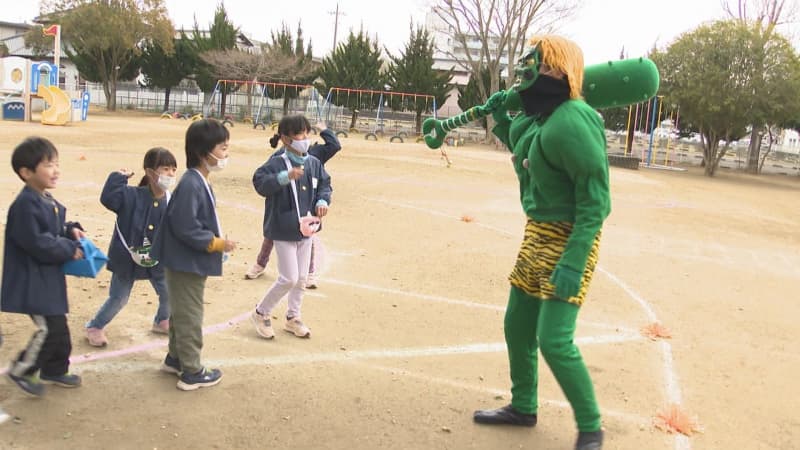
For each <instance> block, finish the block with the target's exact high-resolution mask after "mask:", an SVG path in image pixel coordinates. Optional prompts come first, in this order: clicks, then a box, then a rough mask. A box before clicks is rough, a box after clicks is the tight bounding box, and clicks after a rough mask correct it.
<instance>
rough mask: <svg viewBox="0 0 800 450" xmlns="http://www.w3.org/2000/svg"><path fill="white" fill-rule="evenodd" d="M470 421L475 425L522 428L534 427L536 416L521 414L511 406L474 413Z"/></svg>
mask: <svg viewBox="0 0 800 450" xmlns="http://www.w3.org/2000/svg"><path fill="white" fill-rule="evenodd" d="M472 419H473V420H474V421H475V422H477V423H485V424H489V425H519V426H522V427H533V426H536V414H523V413H521V412H519V411H517V410H516V409H514V407H513V406H511V405H506V406H503V407H502V408H497V409H482V410H478V411H475V414H474V415H473V416H472Z"/></svg>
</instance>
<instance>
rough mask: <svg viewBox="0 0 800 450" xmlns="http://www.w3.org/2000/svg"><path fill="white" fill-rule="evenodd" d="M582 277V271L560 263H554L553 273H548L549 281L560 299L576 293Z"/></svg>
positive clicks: (579, 288) (565, 298) (579, 287)
mask: <svg viewBox="0 0 800 450" xmlns="http://www.w3.org/2000/svg"><path fill="white" fill-rule="evenodd" d="M582 279H583V273H582V272H578V271H577V270H573V269H570V268H569V267H565V266H561V265H556V268H555V270H553V274H552V275H550V283H551V284H553V286H555V287H556V292H555V294H556V297H558V298H560V299H562V300H567V299H568V298H570V297H574V296H576V295H578V291H580V290H581V280H582Z"/></svg>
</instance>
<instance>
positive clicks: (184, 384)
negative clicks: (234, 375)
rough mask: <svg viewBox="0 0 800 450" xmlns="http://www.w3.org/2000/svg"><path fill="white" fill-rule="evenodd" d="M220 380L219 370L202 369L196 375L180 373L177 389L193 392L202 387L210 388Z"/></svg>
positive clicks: (220, 373)
mask: <svg viewBox="0 0 800 450" xmlns="http://www.w3.org/2000/svg"><path fill="white" fill-rule="evenodd" d="M220 380H222V372H221V371H220V370H219V369H211V370H208V369H205V368H203V369H202V370H200V371H199V372H197V373H186V372H184V373H182V374H181V379H180V380H178V389H180V390H182V391H194V390H197V389H200V388H202V387H211V386H214V385H215V384H217V383H219V382H220Z"/></svg>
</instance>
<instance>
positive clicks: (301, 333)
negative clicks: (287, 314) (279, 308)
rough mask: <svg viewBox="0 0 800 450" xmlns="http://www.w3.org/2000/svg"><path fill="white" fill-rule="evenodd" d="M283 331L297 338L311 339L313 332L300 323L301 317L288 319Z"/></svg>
mask: <svg viewBox="0 0 800 450" xmlns="http://www.w3.org/2000/svg"><path fill="white" fill-rule="evenodd" d="M283 329H284V330H286V331H288V332H289V333H292V334H294V335H295V336H297V337H301V338H310V337H311V330H310V329H309V328H308V327H307V326H305V325H304V324H303V322H301V321H300V318H299V317H293V318H291V319H288V318H287V319H286V324H285V325H284V326H283Z"/></svg>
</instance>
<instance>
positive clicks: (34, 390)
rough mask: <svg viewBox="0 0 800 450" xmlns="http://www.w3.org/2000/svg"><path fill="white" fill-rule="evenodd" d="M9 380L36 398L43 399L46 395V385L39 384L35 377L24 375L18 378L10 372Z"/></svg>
mask: <svg viewBox="0 0 800 450" xmlns="http://www.w3.org/2000/svg"><path fill="white" fill-rule="evenodd" d="M6 375H8V378H9V379H10V380H11V381H13V382H14V384H16V385H17V386H19V388H20V389H22V390H23V391H25V393H27V394H30V395H33V396H34V397H41V396H42V395H43V394H44V385H43V384H42V383H40V382H39V380H37V379H36V378H35V377H34V376H33V375H23V376H21V377H18V376H16V375H13V374H12V373H11V372H8V373H7V374H6Z"/></svg>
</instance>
